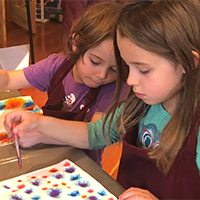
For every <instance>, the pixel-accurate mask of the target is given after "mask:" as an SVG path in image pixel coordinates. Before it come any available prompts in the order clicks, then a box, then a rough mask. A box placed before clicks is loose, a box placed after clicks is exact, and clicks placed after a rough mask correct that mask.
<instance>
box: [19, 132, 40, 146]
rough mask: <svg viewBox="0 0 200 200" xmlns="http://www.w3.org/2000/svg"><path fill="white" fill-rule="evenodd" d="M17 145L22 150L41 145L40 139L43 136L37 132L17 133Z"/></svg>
mask: <svg viewBox="0 0 200 200" xmlns="http://www.w3.org/2000/svg"><path fill="white" fill-rule="evenodd" d="M18 136H19V145H20V146H21V147H22V148H29V147H32V146H34V145H36V144H39V143H42V139H41V138H42V137H43V135H42V134H40V133H39V132H29V133H27V132H26V133H23V132H19V133H18Z"/></svg>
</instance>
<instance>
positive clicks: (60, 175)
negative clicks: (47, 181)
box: [53, 173, 64, 179]
mask: <svg viewBox="0 0 200 200" xmlns="http://www.w3.org/2000/svg"><path fill="white" fill-rule="evenodd" d="M53 177H55V178H56V179H62V178H64V175H62V174H60V173H55V174H54V175H53Z"/></svg>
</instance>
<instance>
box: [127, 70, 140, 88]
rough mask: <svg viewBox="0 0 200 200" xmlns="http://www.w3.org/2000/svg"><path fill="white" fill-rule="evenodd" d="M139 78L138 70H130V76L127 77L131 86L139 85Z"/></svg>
mask: <svg viewBox="0 0 200 200" xmlns="http://www.w3.org/2000/svg"><path fill="white" fill-rule="evenodd" d="M139 83H140V82H139V79H138V74H137V72H134V71H133V70H129V73H128V78H127V84H128V85H129V86H137V85H139Z"/></svg>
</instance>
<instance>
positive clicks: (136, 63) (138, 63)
mask: <svg viewBox="0 0 200 200" xmlns="http://www.w3.org/2000/svg"><path fill="white" fill-rule="evenodd" d="M130 64H132V65H149V64H148V63H145V62H130Z"/></svg>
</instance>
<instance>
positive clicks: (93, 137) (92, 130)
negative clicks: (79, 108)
mask: <svg viewBox="0 0 200 200" xmlns="http://www.w3.org/2000/svg"><path fill="white" fill-rule="evenodd" d="M122 109H123V105H122V106H120V107H119V108H118V109H117V110H116V112H115V115H114V118H113V121H112V124H111V129H110V136H109V140H108V141H109V143H110V144H114V143H117V142H118V141H119V139H120V137H121V134H120V133H118V132H117V128H116V120H117V118H118V117H119V116H120V114H121V111H122ZM104 117H105V116H103V117H102V118H100V119H99V120H97V121H96V122H95V123H93V122H88V123H87V127H88V140H89V146H90V149H92V150H95V149H101V148H103V147H105V146H107V143H106V141H105V139H104V137H103V132H102V125H103V120H104ZM110 117H111V115H110V116H109V117H108V120H107V121H106V124H105V128H104V132H105V137H106V138H107V136H108V134H107V132H108V126H109V121H110Z"/></svg>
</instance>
